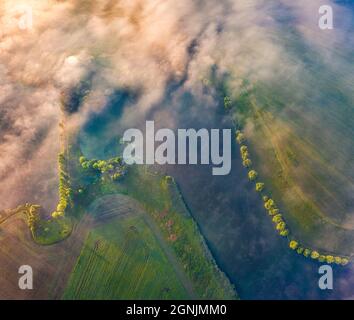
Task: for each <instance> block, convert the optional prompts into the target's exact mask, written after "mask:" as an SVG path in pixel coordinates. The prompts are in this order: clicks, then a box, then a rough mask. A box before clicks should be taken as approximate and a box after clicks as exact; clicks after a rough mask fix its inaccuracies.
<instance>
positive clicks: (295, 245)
mask: <svg viewBox="0 0 354 320" xmlns="http://www.w3.org/2000/svg"><path fill="white" fill-rule="evenodd" d="M298 246H299V243H298V242H297V241H295V240H291V241H290V243H289V248H290V249H292V250H296V249H297V247H298Z"/></svg>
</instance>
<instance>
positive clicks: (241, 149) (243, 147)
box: [240, 145, 248, 153]
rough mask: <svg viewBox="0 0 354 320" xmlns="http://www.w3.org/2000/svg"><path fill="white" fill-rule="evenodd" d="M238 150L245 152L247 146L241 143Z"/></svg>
mask: <svg viewBox="0 0 354 320" xmlns="http://www.w3.org/2000/svg"><path fill="white" fill-rule="evenodd" d="M240 151H241V153H244V152H247V151H248V148H247V146H245V145H242V146H241V148H240Z"/></svg>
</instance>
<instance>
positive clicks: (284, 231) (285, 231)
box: [279, 229, 289, 237]
mask: <svg viewBox="0 0 354 320" xmlns="http://www.w3.org/2000/svg"><path fill="white" fill-rule="evenodd" d="M279 234H280V235H281V236H282V237H287V236H288V235H289V230H288V229H284V230H281V231H280V233H279Z"/></svg>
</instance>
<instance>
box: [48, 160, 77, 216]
mask: <svg viewBox="0 0 354 320" xmlns="http://www.w3.org/2000/svg"><path fill="white" fill-rule="evenodd" d="M58 165H59V203H58V205H57V209H56V211H54V212H53V213H52V217H53V218H58V217H63V216H64V215H65V211H66V209H67V208H68V206H71V207H72V205H73V190H72V189H71V187H70V177H69V174H68V172H67V171H66V159H65V156H64V154H63V153H60V154H59V156H58Z"/></svg>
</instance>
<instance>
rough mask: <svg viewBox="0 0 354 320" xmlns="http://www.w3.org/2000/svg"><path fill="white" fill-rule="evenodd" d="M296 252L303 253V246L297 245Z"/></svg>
mask: <svg viewBox="0 0 354 320" xmlns="http://www.w3.org/2000/svg"><path fill="white" fill-rule="evenodd" d="M296 252H297V253H298V254H303V252H304V248H303V247H299V248H297V250H296Z"/></svg>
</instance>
